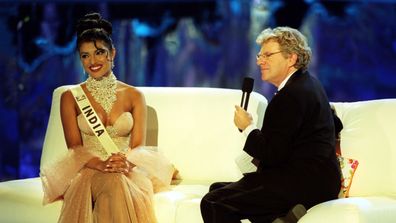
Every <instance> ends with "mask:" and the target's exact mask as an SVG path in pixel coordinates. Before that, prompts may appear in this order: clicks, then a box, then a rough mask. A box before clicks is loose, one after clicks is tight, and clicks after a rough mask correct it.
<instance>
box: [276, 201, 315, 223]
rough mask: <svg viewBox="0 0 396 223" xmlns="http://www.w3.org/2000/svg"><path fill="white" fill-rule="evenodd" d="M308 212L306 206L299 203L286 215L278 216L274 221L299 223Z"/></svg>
mask: <svg viewBox="0 0 396 223" xmlns="http://www.w3.org/2000/svg"><path fill="white" fill-rule="evenodd" d="M306 213H307V210H306V209H305V207H304V206H303V205H302V204H297V205H296V206H294V207H293V208H292V209H290V210H289V212H287V214H286V215H285V216H284V217H280V218H277V219H275V220H274V221H273V222H272V223H297V222H298V220H299V219H300V218H302V216H304V215H305V214H306Z"/></svg>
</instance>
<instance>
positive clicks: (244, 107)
mask: <svg viewBox="0 0 396 223" xmlns="http://www.w3.org/2000/svg"><path fill="white" fill-rule="evenodd" d="M249 97H250V93H249V92H248V93H247V95H246V101H245V106H243V109H245V111H247V108H248V104H249Z"/></svg>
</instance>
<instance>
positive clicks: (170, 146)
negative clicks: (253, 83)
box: [41, 86, 267, 183]
mask: <svg viewBox="0 0 396 223" xmlns="http://www.w3.org/2000/svg"><path fill="white" fill-rule="evenodd" d="M69 87H70V86H62V87H59V88H57V89H55V90H54V93H53V101H52V107H51V112H50V118H49V121H48V127H47V132H46V135H45V140H44V146H43V152H42V157H41V166H43V165H45V164H47V163H49V162H52V161H54V160H56V159H57V157H59V156H61V155H63V154H64V153H65V152H66V151H67V147H66V143H65V140H64V135H63V129H62V124H61V120H60V110H59V107H60V95H61V93H62V92H63V91H65V90H66V89H68V88H69ZM139 90H140V91H142V92H143V94H144V95H145V99H146V104H147V111H148V117H147V140H146V145H148V146H157V147H158V150H159V151H160V152H161V153H163V154H164V155H165V156H166V157H167V158H168V159H170V160H171V162H172V163H174V165H175V166H176V168H177V169H178V170H179V172H180V176H181V178H182V179H183V181H184V182H186V183H188V182H191V183H193V182H194V183H195V182H202V183H210V182H213V181H233V180H236V179H238V178H239V177H240V176H241V173H240V171H239V169H238V168H237V166H236V164H235V162H234V158H235V157H236V156H237V155H238V154H240V153H241V151H242V147H243V144H244V142H245V140H246V138H245V137H244V136H243V134H241V133H240V132H239V131H238V129H237V128H236V127H235V126H234V124H233V117H234V110H235V109H234V105H239V103H240V100H241V95H242V92H241V91H240V90H234V89H220V88H189V87H139ZM266 106H267V100H266V99H265V98H264V97H263V96H262V95H260V94H258V93H255V92H252V94H251V95H250V100H249V107H248V111H249V112H250V113H251V114H252V116H253V119H254V120H255V121H256V123H259V125H260V126H258V127H261V123H262V121H263V116H264V111H265V109H266Z"/></svg>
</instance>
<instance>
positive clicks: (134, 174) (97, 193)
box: [40, 112, 174, 223]
mask: <svg viewBox="0 0 396 223" xmlns="http://www.w3.org/2000/svg"><path fill="white" fill-rule="evenodd" d="M77 119H78V126H79V129H80V132H81V135H82V139H83V145H84V146H82V147H77V148H73V149H69V151H68V153H67V155H66V156H65V157H63V158H62V159H61V160H59V161H57V162H56V163H55V164H54V165H51V166H49V167H45V168H43V169H42V171H41V173H40V175H41V179H42V182H43V188H44V201H43V203H44V204H46V203H51V202H53V201H55V200H59V199H63V206H62V211H61V215H60V218H59V222H68V223H69V222H76V223H77V222H78V223H102V222H103V223H111V222H117V223H124V222H125V223H153V222H157V221H156V218H155V214H154V210H153V203H152V197H153V193H154V192H157V191H161V190H165V189H168V187H169V185H170V182H171V178H172V174H173V172H174V167H173V165H172V164H171V163H170V162H169V161H168V160H167V159H166V158H165V157H163V156H161V155H160V154H159V153H158V152H156V151H153V150H151V149H147V148H145V147H140V148H135V149H133V150H132V151H130V152H128V154H127V157H128V160H129V161H131V162H132V163H134V164H135V165H136V167H134V168H133V170H132V171H131V172H130V173H129V174H127V175H125V174H122V173H103V172H100V171H97V170H94V169H90V168H87V167H84V165H85V163H86V162H87V161H88V160H90V159H91V158H92V157H94V156H97V157H100V158H101V159H103V160H105V159H106V158H107V155H106V153H105V151H104V149H103V148H102V146H101V144H100V142H99V140H98V139H97V138H96V137H95V135H94V134H93V132H92V131H91V130H90V128H89V126H88V124H87V122H86V120H85V119H84V117H83V116H82V115H80V116H78V118H77ZM132 127H133V117H132V115H131V113H129V112H125V113H123V114H122V115H120V116H119V117H118V119H117V121H116V122H115V123H114V124H113V125H112V126H107V127H106V130H107V132H108V133H109V135H110V137H111V138H112V139H113V141H114V142H115V144H116V145H117V146H118V147H119V148H120V150H122V149H124V148H128V145H129V139H130V135H129V134H130V132H131V129H132Z"/></svg>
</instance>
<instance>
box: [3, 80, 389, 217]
mask: <svg viewBox="0 0 396 223" xmlns="http://www.w3.org/2000/svg"><path fill="white" fill-rule="evenodd" d="M66 88H67V86H64V87H60V88H58V89H56V90H55V91H54V95H53V104H52V109H51V115H50V120H49V123H48V129H47V133H46V137H45V142H44V148H43V154H42V158H41V163H42V165H43V164H45V163H47V162H49V161H50V160H52V159H54V158H56V157H57V156H59V155H60V154H61V153H63V152H65V151H66V146H65V142H64V138H63V132H62V128H61V124H60V117H59V95H60V93H61V92H62V91H64V90H65V89H66ZM140 89H141V91H142V92H143V93H144V94H145V97H146V102H147V105H148V137H147V145H149V146H158V149H159V151H160V152H162V153H163V154H164V155H165V156H167V157H168V158H169V159H170V160H171V161H172V162H173V163H174V164H175V166H176V167H177V168H178V170H179V171H180V176H181V178H182V180H181V182H179V184H177V185H173V186H172V190H170V191H166V192H161V193H157V194H156V195H155V196H154V200H155V210H156V215H157V218H158V221H159V223H202V222H203V221H202V218H201V215H200V209H199V203H200V199H201V198H202V196H203V195H204V194H206V193H207V191H208V187H209V185H210V184H211V183H212V182H215V181H235V180H237V179H239V178H240V177H241V173H240V170H239V169H238V167H237V165H236V164H235V160H234V159H235V157H237V156H238V155H239V154H240V153H241V150H242V147H243V144H244V142H245V137H244V136H243V135H242V134H241V133H240V132H239V131H238V130H237V129H236V128H235V126H234V124H233V114H234V105H235V104H239V102H240V98H241V91H240V90H231V89H213V88H159V87H142V88H140ZM266 105H267V101H266V99H265V98H264V97H263V96H261V95H260V94H257V93H254V92H253V93H252V94H251V98H250V103H249V109H248V110H249V112H250V113H252V115H253V118H254V120H255V121H256V122H257V123H260V124H261V123H262V120H263V114H264V111H265V108H266ZM334 105H335V107H336V111H337V114H338V115H339V116H340V118H341V120H342V121H343V124H344V130H343V131H342V134H341V138H342V139H341V147H342V152H343V155H344V156H346V157H351V158H356V159H358V160H359V163H360V164H359V167H358V169H357V172H356V174H355V177H354V179H353V183H352V188H351V191H350V196H351V198H346V199H337V200H334V201H329V202H325V203H322V204H319V205H317V206H315V207H313V208H311V209H310V210H309V211H308V213H307V215H305V216H304V217H303V218H302V219H301V220H300V222H301V223H313V222H315V223H318V222H324V223H327V222H329V223H330V222H331V223H336V222H337V223H358V222H359V223H362V222H370V223H371V222H375V223H383V222H389V223H390V222H396V193H395V191H396V171H393V172H392V170H396V168H395V166H394V165H396V164H395V162H393V161H396V137H393V134H395V132H396V116H395V115H394V114H395V112H396V100H376V101H366V102H356V103H334ZM259 127H260V126H259ZM42 196H43V193H42V188H41V182H40V179H39V178H32V179H23V180H15V181H8V182H3V183H0V222H1V223H14V222H32V223H35V222H37V223H38V222H40V223H45V222H56V220H57V218H58V215H59V211H60V208H61V205H62V203H61V202H56V203H53V204H50V205H47V206H44V207H43V206H42V205H41V201H42Z"/></svg>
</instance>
